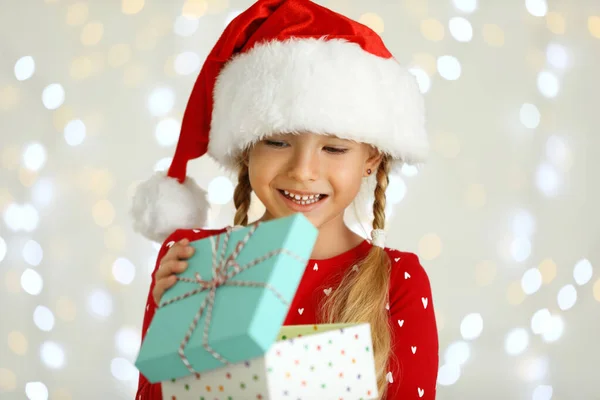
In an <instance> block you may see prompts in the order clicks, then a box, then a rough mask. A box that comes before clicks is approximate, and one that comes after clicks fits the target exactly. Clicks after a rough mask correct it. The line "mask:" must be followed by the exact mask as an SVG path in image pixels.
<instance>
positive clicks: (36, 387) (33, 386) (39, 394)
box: [25, 382, 48, 400]
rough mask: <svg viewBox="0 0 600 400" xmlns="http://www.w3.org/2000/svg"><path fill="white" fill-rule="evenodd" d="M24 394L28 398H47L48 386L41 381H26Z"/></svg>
mask: <svg viewBox="0 0 600 400" xmlns="http://www.w3.org/2000/svg"><path fill="white" fill-rule="evenodd" d="M25 395H26V396H27V398H28V399H29V400H48V388H47V387H46V385H44V384H43V383H42V382H27V383H26V384H25Z"/></svg>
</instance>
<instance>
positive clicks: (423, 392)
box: [417, 388, 425, 397]
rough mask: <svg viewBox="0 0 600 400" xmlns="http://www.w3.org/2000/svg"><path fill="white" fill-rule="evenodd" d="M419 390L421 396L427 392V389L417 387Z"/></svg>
mask: <svg viewBox="0 0 600 400" xmlns="http://www.w3.org/2000/svg"><path fill="white" fill-rule="evenodd" d="M417 389H418V390H419V397H423V395H424V394H425V391H424V390H423V389H421V388H417Z"/></svg>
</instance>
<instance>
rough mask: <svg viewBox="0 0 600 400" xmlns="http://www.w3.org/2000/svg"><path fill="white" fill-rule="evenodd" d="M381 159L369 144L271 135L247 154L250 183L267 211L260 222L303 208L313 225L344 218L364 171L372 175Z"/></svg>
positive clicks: (314, 137)
mask: <svg viewBox="0 0 600 400" xmlns="http://www.w3.org/2000/svg"><path fill="white" fill-rule="evenodd" d="M380 161H381V156H380V155H379V153H378V152H377V151H376V150H375V149H373V148H372V147H371V146H369V145H366V144H363V143H356V142H352V141H349V140H343V139H339V138H336V137H334V136H325V135H317V134H310V133H303V134H297V135H292V134H287V135H274V136H270V137H269V138H267V139H265V140H263V141H261V142H259V143H257V144H256V145H255V146H253V147H252V148H251V149H250V151H249V153H248V169H249V174H250V184H251V186H252V189H253V190H254V192H255V193H256V196H257V197H258V198H259V199H260V200H261V202H262V203H263V204H264V205H265V207H266V210H267V211H266V213H265V215H264V217H263V220H268V219H272V218H280V217H284V216H287V215H290V214H293V213H296V212H302V213H303V214H304V215H305V216H306V217H307V218H308V219H309V220H310V221H311V222H312V223H313V225H315V226H316V227H317V228H321V227H322V226H323V225H324V224H326V223H329V222H331V221H334V220H338V222H340V221H341V222H343V212H344V210H345V209H346V207H348V206H349V205H350V204H351V203H352V201H353V200H354V198H355V197H356V195H357V194H358V192H359V190H360V186H361V183H362V178H363V177H365V176H367V173H366V171H367V169H371V171H373V173H375V171H376V170H377V166H378V164H379V162H380ZM286 191H287V193H286ZM292 195H293V196H294V198H295V199H294V200H292V199H290V196H292ZM298 197H299V198H298Z"/></svg>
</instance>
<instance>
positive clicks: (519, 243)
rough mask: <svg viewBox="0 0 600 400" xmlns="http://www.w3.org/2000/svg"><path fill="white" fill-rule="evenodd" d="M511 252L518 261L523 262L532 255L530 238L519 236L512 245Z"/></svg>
mask: <svg viewBox="0 0 600 400" xmlns="http://www.w3.org/2000/svg"><path fill="white" fill-rule="evenodd" d="M510 254H511V255H512V257H513V258H514V259H515V261H516V262H523V261H525V260H527V259H528V258H529V256H530V255H531V242H530V241H529V239H528V238H526V237H523V236H517V237H515V239H514V240H513V241H512V243H511V245H510Z"/></svg>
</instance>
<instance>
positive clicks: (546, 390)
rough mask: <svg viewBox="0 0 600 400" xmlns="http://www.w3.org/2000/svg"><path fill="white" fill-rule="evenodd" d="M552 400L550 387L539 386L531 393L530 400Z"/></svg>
mask: <svg viewBox="0 0 600 400" xmlns="http://www.w3.org/2000/svg"><path fill="white" fill-rule="evenodd" d="M551 399H552V386H548V385H539V386H538V387H536V388H535V390H534V391H533V396H532V398H531V400H551Z"/></svg>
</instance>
